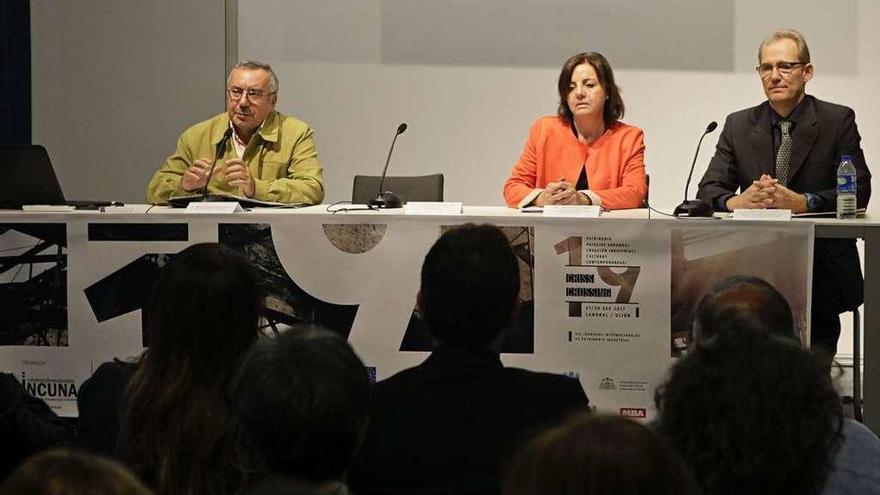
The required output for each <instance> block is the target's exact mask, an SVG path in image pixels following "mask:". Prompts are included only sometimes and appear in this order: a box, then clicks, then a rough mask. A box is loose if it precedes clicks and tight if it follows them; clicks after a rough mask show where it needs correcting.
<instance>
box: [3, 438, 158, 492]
mask: <svg viewBox="0 0 880 495" xmlns="http://www.w3.org/2000/svg"><path fill="white" fill-rule="evenodd" d="M151 493H152V492H151V491H150V490H149V489H148V488H147V487H146V486H144V485H143V483H141V482H140V481H139V480H138V479H137V478H135V477H134V475H132V474H131V473H130V472H128V470H127V469H125V468H124V467H123V466H122V465H121V464H119V463H118V462H116V461H112V460H110V459H104V458H102V457H98V456H96V455H94V454H87V453H85V452H77V451H74V450H68V449H53V450H47V451H44V452H41V453H39V454H37V455H35V456H33V457H31V458H29V459H28V460H27V461H25V462H24V463H23V464H22V465H21V466H19V467H18V469H16V470H15V472H14V473H12V475H10V476H9V478H7V479H6V481H4V482H3V484H2V485H0V495H150V494H151Z"/></svg>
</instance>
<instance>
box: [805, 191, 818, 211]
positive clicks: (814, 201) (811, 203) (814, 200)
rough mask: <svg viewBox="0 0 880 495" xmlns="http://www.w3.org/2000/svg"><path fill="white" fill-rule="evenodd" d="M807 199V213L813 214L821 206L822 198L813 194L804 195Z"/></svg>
mask: <svg viewBox="0 0 880 495" xmlns="http://www.w3.org/2000/svg"><path fill="white" fill-rule="evenodd" d="M804 196H806V197H807V211H809V212H813V211H816V210H818V209H819V207H821V206H822V197H821V196H818V195H816V194H813V193H804Z"/></svg>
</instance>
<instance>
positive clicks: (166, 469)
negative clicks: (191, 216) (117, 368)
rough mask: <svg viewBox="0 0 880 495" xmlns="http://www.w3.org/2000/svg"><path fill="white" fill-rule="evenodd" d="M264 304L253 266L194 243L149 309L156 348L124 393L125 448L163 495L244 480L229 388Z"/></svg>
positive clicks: (235, 485)
mask: <svg viewBox="0 0 880 495" xmlns="http://www.w3.org/2000/svg"><path fill="white" fill-rule="evenodd" d="M261 310H262V298H261V297H260V295H259V292H258V289H257V278H256V275H255V273H254V271H253V270H252V268H251V266H250V264H249V263H248V261H247V260H246V259H245V258H244V257H243V256H242V255H240V254H238V253H236V252H234V251H232V250H231V249H229V248H227V247H225V246H222V245H220V244H196V245H193V246H190V247H188V248H186V249H184V250H183V251H181V252H180V253H178V254H176V255H174V256H173V257H172V258H171V260H170V261H169V262H168V264H167V265H166V266H165V267H164V268H163V269H162V272H161V273H160V275H159V279H158V280H157V281H156V284H155V285H154V286H153V290H152V293H151V296H150V299H149V302H148V304H147V306H146V307H145V309H144V327H145V329H146V330H147V331H148V332H149V335H150V342H149V344H150V347H149V348H148V349H147V350H145V351H144V353H143V354H142V355H141V357H140V359H139V361H138V363H137V365H136V370H135V372H134V376H133V377H132V379H131V381H130V382H129V385H128V389H127V391H126V400H125V404H124V407H123V414H122V424H121V429H120V438H119V446H120V449H121V451H122V454H123V456H124V459H125V460H126V461H127V462H128V463H129V465H130V466H132V467H133V469H134V470H135V472H136V473H137V474H138V475H139V476H140V477H141V478H142V479H144V480H145V481H146V482H147V483H149V484H151V485H153V486H154V487H155V488H156V489H157V491H158V492H159V493H162V494H165V493H175V494H177V493H226V492H230V491H238V490H240V489H241V488H242V487H243V486H244V483H245V480H246V478H247V470H248V467H247V465H248V461H247V459H246V454H245V453H244V452H246V450H245V449H244V448H243V447H242V446H241V445H240V444H239V442H240V439H241V434H240V426H239V424H238V421H237V419H236V418H235V416H234V414H233V412H232V409H231V405H230V404H229V401H228V400H227V399H226V398H225V395H224V390H225V386H226V383H227V381H228V379H229V376H230V374H231V372H232V370H233V369H234V368H235V365H236V363H237V362H238V361H239V358H240V357H241V356H242V355H243V354H244V353H245V352H246V351H247V350H248V348H249V347H250V346H251V344H252V343H253V342H254V341H255V340H256V338H257V335H258V331H259V330H258V325H259V317H260V313H261Z"/></svg>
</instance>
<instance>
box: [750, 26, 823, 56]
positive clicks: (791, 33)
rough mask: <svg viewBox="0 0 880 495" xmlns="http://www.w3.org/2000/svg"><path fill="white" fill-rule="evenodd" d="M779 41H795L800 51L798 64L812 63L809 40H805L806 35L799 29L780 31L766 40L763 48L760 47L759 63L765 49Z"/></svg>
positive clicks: (763, 42)
mask: <svg viewBox="0 0 880 495" xmlns="http://www.w3.org/2000/svg"><path fill="white" fill-rule="evenodd" d="M779 40H791V41H794V44H795V45H797V50H798V59H799V60H797V62H804V63H809V62H810V48H809V47H807V40H806V38H804V34H803V33H801V32H800V31H798V30H797V29H780V30H778V31H775V32H774V33H772V34H771V35H770V36H767V37H766V38H764V41H762V42H761V46H759V47H758V63H761V51H762V50H764V47H765V46H767V45H769V44H770V43H775V42H777V41H779ZM792 62H794V60H792Z"/></svg>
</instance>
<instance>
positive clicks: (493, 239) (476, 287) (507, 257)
mask: <svg viewBox="0 0 880 495" xmlns="http://www.w3.org/2000/svg"><path fill="white" fill-rule="evenodd" d="M420 294H421V297H420V304H419V309H420V311H421V314H422V317H423V318H424V319H425V320H426V321H427V322H428V326H429V328H430V330H431V333H432V334H433V335H434V337H436V338H437V340H439V341H441V342H444V343H447V344H453V345H456V346H459V347H464V348H469V349H476V350H483V349H486V348H487V347H488V346H489V345H490V343H492V342H493V341H494V340H495V339H496V337H498V335H499V334H500V333H501V331H502V330H504V329H506V328H508V327H509V326H510V323H511V320H512V318H513V313H514V311H515V309H516V305H517V298H518V296H519V264H518V262H517V259H516V255H515V254H514V253H513V249H512V248H511V247H510V241H509V240H508V239H507V236H505V235H504V232H502V231H501V230H500V229H499V228H498V227H495V226H494V225H474V224H467V225H462V226H460V227H454V228H452V229H450V230H449V231H447V232H446V233H445V234H443V235H442V236H440V239H438V240H437V242H436V243H434V245H433V246H432V247H431V249H430V250H429V251H428V254H427V256H425V261H424V263H423V264H422V285H421V292H420Z"/></svg>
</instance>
